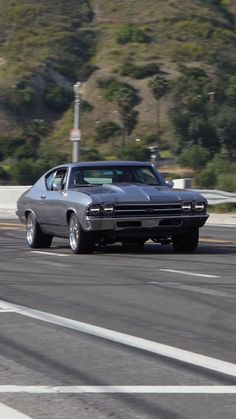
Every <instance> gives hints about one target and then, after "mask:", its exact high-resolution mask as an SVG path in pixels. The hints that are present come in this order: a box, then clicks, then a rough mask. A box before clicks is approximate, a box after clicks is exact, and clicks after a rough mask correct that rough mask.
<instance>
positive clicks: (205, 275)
mask: <svg viewBox="0 0 236 419" xmlns="http://www.w3.org/2000/svg"><path fill="white" fill-rule="evenodd" d="M159 271H161V272H170V273H174V274H181V275H190V276H199V277H202V278H220V276H218V275H210V274H199V273H196V272H188V271H179V270H176V269H159Z"/></svg>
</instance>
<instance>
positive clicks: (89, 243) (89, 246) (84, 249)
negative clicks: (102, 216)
mask: <svg viewBox="0 0 236 419" xmlns="http://www.w3.org/2000/svg"><path fill="white" fill-rule="evenodd" d="M69 243H70V248H71V250H72V252H73V253H76V254H77V253H92V251H93V248H94V240H93V235H92V233H90V232H85V231H84V230H83V229H82V227H81V225H80V223H79V220H78V217H77V215H76V214H75V213H73V214H71V216H70V220H69Z"/></svg>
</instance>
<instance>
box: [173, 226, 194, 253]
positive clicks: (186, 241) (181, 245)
mask: <svg viewBox="0 0 236 419" xmlns="http://www.w3.org/2000/svg"><path fill="white" fill-rule="evenodd" d="M198 239H199V229H198V228H196V229H194V230H190V231H189V232H188V233H186V234H183V235H176V236H173V237H172V244H173V248H174V249H175V251H176V252H183V253H193V252H194V251H195V250H196V249H197V246H198Z"/></svg>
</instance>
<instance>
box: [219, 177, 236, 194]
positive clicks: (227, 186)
mask: <svg viewBox="0 0 236 419" xmlns="http://www.w3.org/2000/svg"><path fill="white" fill-rule="evenodd" d="M217 189H221V190H222V191H228V192H235V191H236V173H224V174H220V175H219V176H218V179H217Z"/></svg>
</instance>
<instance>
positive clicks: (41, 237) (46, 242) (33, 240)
mask: <svg viewBox="0 0 236 419" xmlns="http://www.w3.org/2000/svg"><path fill="white" fill-rule="evenodd" d="M26 240H27V243H28V245H29V247H31V248H32V249H35V248H43V247H44V248H49V247H50V246H51V243H52V236H49V235H46V234H44V233H43V232H42V230H41V228H40V225H39V224H38V223H37V221H36V218H35V216H34V214H33V213H32V212H30V213H28V214H27V217H26Z"/></svg>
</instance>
